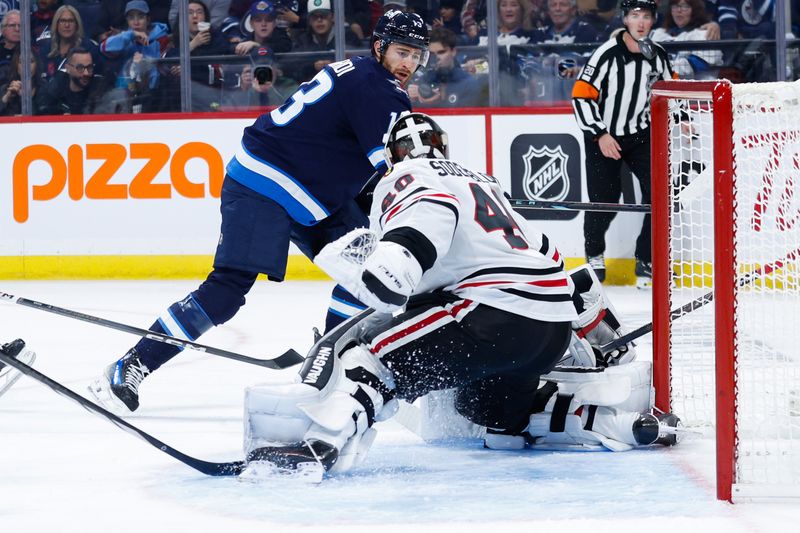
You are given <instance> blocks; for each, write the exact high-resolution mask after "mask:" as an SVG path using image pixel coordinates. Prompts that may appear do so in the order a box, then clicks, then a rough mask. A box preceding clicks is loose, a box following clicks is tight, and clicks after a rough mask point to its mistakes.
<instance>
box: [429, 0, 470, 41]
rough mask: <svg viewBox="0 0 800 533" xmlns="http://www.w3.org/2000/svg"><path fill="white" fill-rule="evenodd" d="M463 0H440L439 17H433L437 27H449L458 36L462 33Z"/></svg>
mask: <svg viewBox="0 0 800 533" xmlns="http://www.w3.org/2000/svg"><path fill="white" fill-rule="evenodd" d="M461 5H462V1H461V0H441V1H440V2H439V18H434V19H433V24H432V26H433V27H434V29H435V28H447V29H448V30H450V31H452V32H453V33H455V34H456V35H457V36H459V35H461V34H462V31H463V28H462V27H461Z"/></svg>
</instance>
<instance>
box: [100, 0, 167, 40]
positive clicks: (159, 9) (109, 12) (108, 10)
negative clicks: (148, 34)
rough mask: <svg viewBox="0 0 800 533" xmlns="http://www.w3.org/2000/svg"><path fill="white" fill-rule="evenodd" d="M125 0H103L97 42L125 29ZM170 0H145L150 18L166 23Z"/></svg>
mask: <svg viewBox="0 0 800 533" xmlns="http://www.w3.org/2000/svg"><path fill="white" fill-rule="evenodd" d="M126 3H127V0H105V1H104V2H103V7H102V10H101V14H100V26H101V27H103V28H104V31H103V33H102V34H101V36H100V38H99V39H97V41H98V42H102V41H103V40H105V38H106V37H109V36H110V35H116V34H117V33H119V32H121V31H122V30H123V29H125V25H126V21H125V4H126ZM171 3H172V0H147V6H148V7H149V8H150V20H152V21H153V22H163V23H164V24H167V20H168V14H169V7H170V4H171Z"/></svg>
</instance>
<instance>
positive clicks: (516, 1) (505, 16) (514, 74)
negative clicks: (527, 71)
mask: <svg viewBox="0 0 800 533" xmlns="http://www.w3.org/2000/svg"><path fill="white" fill-rule="evenodd" d="M496 2H497V6H498V7H497V10H498V22H497V25H498V28H497V32H498V36H497V44H498V45H499V47H500V49H499V50H498V56H499V57H498V70H499V72H500V78H501V79H500V103H501V105H520V104H521V103H522V100H523V95H524V91H525V86H524V83H523V81H524V80H523V79H522V77H521V76H520V73H519V66H518V57H517V56H518V55H519V47H516V45H524V44H527V43H528V42H529V41H530V39H531V35H532V32H531V30H530V18H529V17H528V10H529V9H530V7H529V5H528V3H527V2H526V1H525V0H496ZM464 33H465V34H466V36H467V39H466V44H468V45H475V44H477V45H479V46H486V45H488V44H489V37H488V31H487V28H486V27H485V26H484V27H482V28H481V29H480V30H478V26H477V25H476V24H472V25H469V26H465V28H464ZM512 47H515V48H512ZM484 65H488V58H486V57H483V58H476V59H471V60H469V61H467V62H466V63H465V64H464V67H465V68H466V69H467V70H468V71H469V72H478V71H483V68H484V67H483V66H484Z"/></svg>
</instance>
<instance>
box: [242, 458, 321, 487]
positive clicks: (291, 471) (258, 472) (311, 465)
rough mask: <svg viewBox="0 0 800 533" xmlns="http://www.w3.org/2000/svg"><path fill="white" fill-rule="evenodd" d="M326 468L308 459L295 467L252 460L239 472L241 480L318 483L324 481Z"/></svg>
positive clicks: (252, 481) (248, 481)
mask: <svg viewBox="0 0 800 533" xmlns="http://www.w3.org/2000/svg"><path fill="white" fill-rule="evenodd" d="M324 475H325V468H324V467H323V466H322V465H321V464H319V463H317V462H312V461H308V462H305V463H299V464H298V465H297V466H296V467H295V468H280V467H278V466H276V465H275V464H273V463H270V462H269V461H250V462H249V463H247V466H246V467H245V469H244V470H243V471H242V473H241V474H239V480H240V481H243V482H247V483H265V482H274V481H278V482H283V481H288V482H292V483H307V484H318V483H322V478H323V476H324Z"/></svg>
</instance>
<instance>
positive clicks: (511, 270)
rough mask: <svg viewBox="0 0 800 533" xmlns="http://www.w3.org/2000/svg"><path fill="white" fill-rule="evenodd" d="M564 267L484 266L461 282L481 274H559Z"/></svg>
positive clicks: (461, 281)
mask: <svg viewBox="0 0 800 533" xmlns="http://www.w3.org/2000/svg"><path fill="white" fill-rule="evenodd" d="M563 271H564V269H563V268H562V267H561V266H554V267H548V268H522V267H493V268H484V269H481V270H476V271H475V272H473V273H472V274H470V275H469V276H465V277H463V278H461V280H460V281H459V283H464V282H465V281H467V280H470V279H475V278H478V277H480V276H488V275H495V274H513V275H520V276H536V277H540V276H550V275H552V274H558V273H559V272H563Z"/></svg>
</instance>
